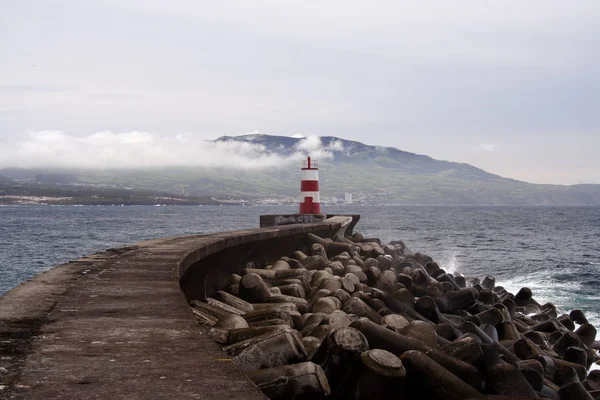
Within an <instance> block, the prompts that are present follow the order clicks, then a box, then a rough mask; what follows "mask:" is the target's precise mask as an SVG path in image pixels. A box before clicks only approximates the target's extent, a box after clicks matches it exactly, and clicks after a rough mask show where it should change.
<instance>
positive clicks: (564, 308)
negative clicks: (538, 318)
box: [496, 270, 600, 338]
mask: <svg viewBox="0 0 600 400" xmlns="http://www.w3.org/2000/svg"><path fill="white" fill-rule="evenodd" d="M562 272H564V273H569V271H564V270H563V271H562ZM496 285H497V286H503V287H504V288H505V289H506V290H507V291H508V292H510V293H513V294H517V293H518V292H519V290H521V288H523V287H528V288H529V289H531V291H532V293H533V298H534V299H535V300H537V301H538V302H539V303H540V304H544V303H546V302H550V303H552V304H554V305H555V306H556V308H557V309H558V311H559V312H560V313H565V314H568V313H569V312H570V311H572V310H573V309H576V308H582V307H578V306H576V305H575V304H574V303H576V302H582V301H584V302H585V303H593V302H594V301H598V300H599V299H600V296H589V297H585V298H582V296H584V295H583V294H581V285H580V284H579V283H578V282H573V281H570V282H569V281H562V280H561V281H558V280H556V279H553V277H552V276H551V275H550V273H548V272H547V273H543V272H537V273H531V274H527V275H522V276H517V277H515V278H513V279H508V280H503V281H500V282H496ZM577 297H578V298H577ZM576 298H577V301H574V299H576ZM585 315H586V317H587V319H588V321H589V322H590V324H592V325H594V326H596V327H598V326H600V313H599V312H598V311H596V310H590V309H586V310H585ZM596 338H598V336H596Z"/></svg>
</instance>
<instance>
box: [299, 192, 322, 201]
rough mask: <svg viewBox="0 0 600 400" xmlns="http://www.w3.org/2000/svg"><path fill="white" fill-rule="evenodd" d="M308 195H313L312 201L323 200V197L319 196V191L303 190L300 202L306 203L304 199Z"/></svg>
mask: <svg viewBox="0 0 600 400" xmlns="http://www.w3.org/2000/svg"><path fill="white" fill-rule="evenodd" d="M307 197H312V201H313V203H320V202H321V197H320V196H319V192H304V191H303V192H302V193H301V194H300V202H301V203H304V199H306V198H307Z"/></svg>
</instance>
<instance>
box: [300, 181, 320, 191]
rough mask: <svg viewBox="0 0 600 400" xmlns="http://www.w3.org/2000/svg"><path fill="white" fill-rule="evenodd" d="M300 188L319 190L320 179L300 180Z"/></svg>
mask: <svg viewBox="0 0 600 400" xmlns="http://www.w3.org/2000/svg"><path fill="white" fill-rule="evenodd" d="M300 190H301V191H302V192H318V191H319V181H302V182H300Z"/></svg>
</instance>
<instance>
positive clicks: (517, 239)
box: [0, 205, 600, 327]
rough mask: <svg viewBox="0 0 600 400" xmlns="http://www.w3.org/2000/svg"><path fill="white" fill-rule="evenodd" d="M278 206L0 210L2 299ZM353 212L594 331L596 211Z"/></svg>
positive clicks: (251, 220) (598, 300) (250, 222)
mask: <svg viewBox="0 0 600 400" xmlns="http://www.w3.org/2000/svg"><path fill="white" fill-rule="evenodd" d="M294 212H296V207H283V206H271V207H269V206H261V207H256V206H253V207H240V206H204V207H194V206H168V207H151V206H129V207H111V206H82V207H75V206H4V207H0V295H1V294H3V293H5V292H6V291H8V290H10V289H11V288H12V287H14V286H16V285H18V284H20V283H22V282H24V281H25V280H27V279H29V278H31V277H32V276H34V275H36V274H37V273H39V272H41V271H44V270H46V269H48V268H51V267H53V266H55V265H58V264H60V263H64V262H66V261H68V260H71V259H75V258H78V257H81V256H84V255H87V254H90V253H93V252H96V251H102V250H104V249H107V248H110V247H116V246H120V245H125V244H128V243H134V242H137V241H140V240H145V239H152V238H158V237H163V236H174V235H186V234H195V233H212V232H219V231H228V230H235V229H246V228H255V227H258V221H259V216H260V215H261V214H274V213H294ZM324 212H329V213H353V214H360V215H361V220H360V222H359V224H358V226H357V227H356V230H357V231H360V232H361V233H363V234H364V235H365V236H366V237H379V238H380V239H381V240H382V241H383V242H386V243H387V242H389V241H391V240H398V239H400V240H403V241H404V242H405V243H406V245H407V246H408V247H409V248H410V249H411V250H413V251H419V252H421V253H425V254H428V255H430V256H431V257H433V259H434V260H436V261H437V262H438V263H439V264H440V266H441V267H442V268H444V269H445V270H446V271H448V272H452V273H462V274H464V275H467V276H478V277H481V278H483V277H484V276H486V275H494V276H495V277H496V284H497V285H501V286H504V287H505V288H506V289H507V290H508V291H510V292H512V293H516V292H517V291H518V290H519V289H520V288H521V287H523V286H527V287H529V288H530V289H531V290H532V291H533V295H534V297H535V298H536V299H537V300H538V301H539V302H541V303H543V302H546V301H551V302H553V303H554V304H555V305H556V306H558V307H559V308H560V309H561V310H565V311H570V310H572V309H575V308H580V309H582V310H583V311H584V312H585V313H586V315H587V317H588V319H589V320H590V322H592V323H593V324H594V325H596V326H598V327H600V313H599V311H600V239H599V238H600V208H597V207H596V208H594V207H466V206H465V207H401V206H389V207H384V206H360V205H352V206H344V207H342V206H337V207H324Z"/></svg>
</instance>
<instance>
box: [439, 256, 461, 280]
mask: <svg viewBox="0 0 600 400" xmlns="http://www.w3.org/2000/svg"><path fill="white" fill-rule="evenodd" d="M456 254H457V252H456V251H455V252H454V253H453V254H452V257H450V259H449V260H448V261H447V262H445V263H442V268H443V269H444V271H446V272H447V273H449V274H453V275H454V274H456V273H457V272H458V260H457V258H456Z"/></svg>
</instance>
